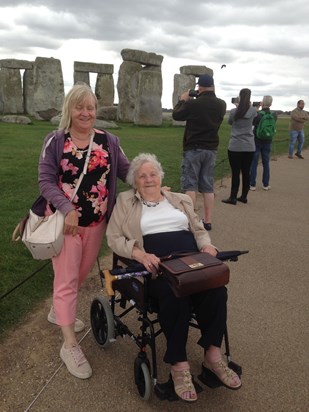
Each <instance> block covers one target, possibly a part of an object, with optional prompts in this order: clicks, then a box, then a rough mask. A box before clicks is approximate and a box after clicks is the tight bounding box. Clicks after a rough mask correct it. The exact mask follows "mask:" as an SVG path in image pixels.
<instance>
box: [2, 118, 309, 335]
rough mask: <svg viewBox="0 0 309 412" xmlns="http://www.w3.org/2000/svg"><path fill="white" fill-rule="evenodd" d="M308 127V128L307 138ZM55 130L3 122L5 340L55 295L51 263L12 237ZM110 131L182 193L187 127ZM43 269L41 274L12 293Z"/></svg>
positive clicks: (220, 164)
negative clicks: (149, 158)
mask: <svg viewBox="0 0 309 412" xmlns="http://www.w3.org/2000/svg"><path fill="white" fill-rule="evenodd" d="M288 122H289V118H288V117H282V118H281V117H280V118H279V119H278V122H277V135H276V137H275V140H274V144H273V155H274V156H276V155H280V154H282V153H287V148H288V140H289V134H288ZM308 129H309V128H308V126H307V129H306V130H305V134H306V133H308ZM51 130H53V126H52V125H51V124H50V123H49V122H42V121H41V122H40V121H33V124H32V125H18V124H7V123H2V122H0V142H1V149H0V171H1V173H0V182H1V187H2V191H1V196H0V205H1V214H0V228H1V230H0V242H1V249H0V275H1V276H0V338H1V336H2V337H3V336H5V332H6V331H7V330H9V328H10V327H12V325H15V324H16V323H18V322H19V321H21V320H22V318H23V315H24V314H25V313H27V311H30V310H32V309H33V308H34V307H35V305H37V304H39V302H40V300H41V299H43V298H45V297H47V296H49V295H50V294H51V293H52V280H53V276H52V269H51V264H50V263H49V262H48V261H47V262H43V261H35V260H33V259H32V258H31V256H30V253H29V252H28V251H27V249H26V248H25V247H24V246H23V244H22V243H21V242H18V243H13V242H11V234H12V232H13V230H14V228H15V226H16V224H17V222H18V221H19V220H20V219H21V218H22V217H23V216H24V215H25V214H26V212H27V211H28V209H29V207H30V206H31V204H32V203H33V201H34V200H35V199H36V197H37V195H38V186H37V163H38V158H39V153H40V150H41V146H42V142H43V138H44V137H45V135H46V134H47V133H48V132H50V131H51ZM110 131H111V132H112V133H114V134H116V135H117V136H118V137H119V138H120V140H121V145H122V147H123V149H124V151H125V153H126V154H127V156H128V158H129V159H132V158H133V157H134V156H135V155H136V154H138V153H139V152H142V151H143V152H151V153H155V154H156V155H157V156H158V158H159V160H160V161H161V163H162V165H163V168H164V171H165V176H166V177H165V179H164V182H163V183H164V184H165V185H168V186H171V188H172V190H173V191H179V190H180V185H179V176H180V165H181V158H182V135H183V127H173V126H172V124H171V123H170V122H169V121H165V122H164V124H163V125H162V127H139V126H135V125H133V124H119V128H118V129H113V130H110ZM229 134H230V126H228V124H227V122H226V121H224V123H223V125H222V127H221V129H220V145H219V150H218V157H217V167H216V179H217V180H218V179H220V178H221V177H222V176H226V175H228V174H229V172H230V168H229V164H228V161H226V159H227V146H228V140H229ZM224 159H225V161H224ZM126 188H127V186H126V185H125V184H123V183H119V186H118V190H119V191H121V190H125V189H126ZM108 252H109V251H108V250H107V248H106V245H103V247H102V253H108ZM43 266H44V268H43V269H42V270H40V269H41V268H42V267H43ZM38 270H40V272H39V273H38V274H36V275H34V276H32V277H31V279H30V280H29V281H27V282H25V283H24V284H22V286H20V287H18V288H16V289H15V290H14V291H13V292H10V291H11V290H12V289H13V288H14V287H15V286H16V285H18V284H19V283H20V282H22V281H23V280H25V279H26V278H28V277H29V276H30V275H31V274H33V273H35V272H36V271H38ZM8 292H10V293H8ZM7 293H8V294H7ZM6 294H7V296H5V297H4V295H6Z"/></svg>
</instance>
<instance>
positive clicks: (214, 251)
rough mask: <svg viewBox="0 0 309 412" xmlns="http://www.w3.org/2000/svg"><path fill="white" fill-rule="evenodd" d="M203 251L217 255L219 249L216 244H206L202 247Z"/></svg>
mask: <svg viewBox="0 0 309 412" xmlns="http://www.w3.org/2000/svg"><path fill="white" fill-rule="evenodd" d="M201 252H203V253H209V254H210V255H211V256H217V253H218V251H217V249H216V248H215V247H214V246H212V245H207V246H204V247H203V248H202V249H201Z"/></svg>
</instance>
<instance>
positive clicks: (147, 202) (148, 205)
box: [141, 197, 160, 207]
mask: <svg viewBox="0 0 309 412" xmlns="http://www.w3.org/2000/svg"><path fill="white" fill-rule="evenodd" d="M141 201H142V203H143V205H145V206H147V207H156V206H158V204H159V203H160V201H158V202H150V201H148V200H145V199H143V198H142V197H141Z"/></svg>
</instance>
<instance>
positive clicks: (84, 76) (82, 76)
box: [74, 70, 90, 86]
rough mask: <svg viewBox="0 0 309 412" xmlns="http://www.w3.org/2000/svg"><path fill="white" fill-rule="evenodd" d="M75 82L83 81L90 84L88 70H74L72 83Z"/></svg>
mask: <svg viewBox="0 0 309 412" xmlns="http://www.w3.org/2000/svg"><path fill="white" fill-rule="evenodd" d="M77 82H83V83H86V84H88V86H90V76H89V72H77V71H75V70H74V84H76V83H77Z"/></svg>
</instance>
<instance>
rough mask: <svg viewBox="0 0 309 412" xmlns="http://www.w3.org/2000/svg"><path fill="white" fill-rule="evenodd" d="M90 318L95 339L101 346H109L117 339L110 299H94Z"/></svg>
mask: <svg viewBox="0 0 309 412" xmlns="http://www.w3.org/2000/svg"><path fill="white" fill-rule="evenodd" d="M90 320H91V328H92V332H93V335H94V337H95V340H96V341H97V343H98V344H99V345H100V346H102V347H103V348H107V347H108V346H109V345H110V344H111V343H112V342H113V341H115V327H114V315H113V313H112V310H111V307H110V305H109V302H108V299H106V298H105V297H98V298H95V299H94V300H93V301H92V304H91V309H90Z"/></svg>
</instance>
